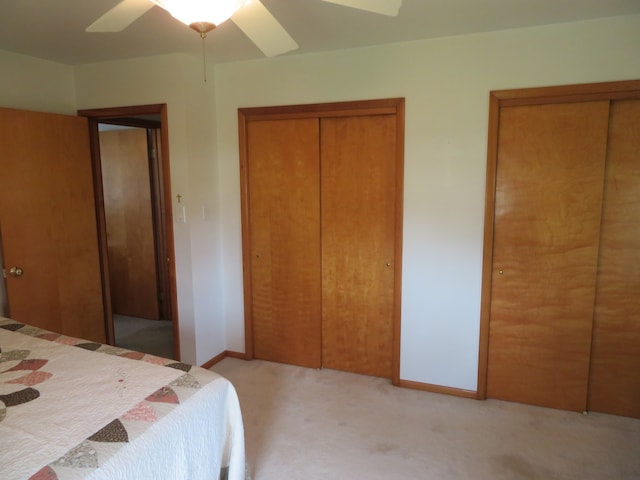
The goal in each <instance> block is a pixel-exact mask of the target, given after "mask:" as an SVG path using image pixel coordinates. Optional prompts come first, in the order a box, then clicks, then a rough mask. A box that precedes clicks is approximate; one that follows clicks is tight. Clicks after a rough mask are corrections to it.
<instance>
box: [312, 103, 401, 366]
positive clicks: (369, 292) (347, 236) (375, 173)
mask: <svg viewBox="0 0 640 480" xmlns="http://www.w3.org/2000/svg"><path fill="white" fill-rule="evenodd" d="M321 145H322V147H321V151H322V294H323V296H322V306H323V308H322V332H323V333H322V338H323V353H322V364H323V366H325V367H327V368H335V369H338V370H347V371H352V372H356V373H364V374H369V375H375V376H380V377H385V378H390V377H391V373H392V370H391V369H392V347H393V343H392V342H393V299H394V268H395V259H394V245H395V202H396V197H395V196H396V171H395V168H396V167H395V166H396V118H395V116H393V115H380V116H358V117H341V118H325V119H322V120H321Z"/></svg>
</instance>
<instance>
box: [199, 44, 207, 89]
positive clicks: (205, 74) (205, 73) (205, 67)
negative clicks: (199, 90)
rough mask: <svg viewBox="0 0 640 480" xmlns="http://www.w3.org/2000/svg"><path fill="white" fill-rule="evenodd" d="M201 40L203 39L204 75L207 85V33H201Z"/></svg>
mask: <svg viewBox="0 0 640 480" xmlns="http://www.w3.org/2000/svg"><path fill="white" fill-rule="evenodd" d="M200 38H202V68H203V72H202V75H203V77H204V81H205V83H206V82H207V55H206V54H205V45H204V39H205V38H207V32H200Z"/></svg>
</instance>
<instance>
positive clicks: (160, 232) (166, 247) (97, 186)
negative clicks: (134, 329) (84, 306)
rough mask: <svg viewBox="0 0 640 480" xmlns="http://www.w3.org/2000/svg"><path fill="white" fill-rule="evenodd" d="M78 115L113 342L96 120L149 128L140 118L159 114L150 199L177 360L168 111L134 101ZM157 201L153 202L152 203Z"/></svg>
mask: <svg viewBox="0 0 640 480" xmlns="http://www.w3.org/2000/svg"><path fill="white" fill-rule="evenodd" d="M78 115H80V116H83V117H87V118H88V120H89V135H90V142H91V162H92V167H93V177H94V190H95V192H94V194H95V208H96V218H97V223H98V240H99V249H100V250H99V251H100V263H101V265H100V267H101V272H102V282H103V287H104V288H103V299H104V305H105V311H104V314H105V331H106V333H107V342H108V343H110V344H113V343H114V340H115V334H114V327H113V320H112V319H113V311H112V308H111V292H110V286H109V264H108V249H107V229H106V219H105V210H104V195H103V185H102V171H101V163H100V140H99V135H98V124H99V123H112V124H118V125H129V126H137V127H142V128H149V127H150V126H153V127H154V128H157V124H155V123H150V122H149V121H146V120H145V119H144V117H145V116H160V126H159V131H160V141H159V146H160V151H159V152H156V153H159V155H158V154H156V156H155V168H154V177H156V178H151V179H150V180H151V182H152V183H154V185H155V186H156V188H157V190H158V191H157V198H158V201H157V202H153V201H152V203H153V205H152V210H153V212H154V213H153V214H154V215H157V218H156V220H157V222H154V223H156V225H157V226H156V227H154V228H155V229H156V232H155V233H156V235H155V236H156V237H159V241H158V245H157V248H158V252H159V255H158V256H159V257H160V258H164V259H166V261H164V262H158V266H161V267H162V268H161V271H160V272H159V276H161V277H162V281H163V283H164V285H165V287H166V298H165V302H166V303H167V305H166V306H165V308H164V311H166V312H168V313H169V314H170V319H171V323H172V326H173V351H174V357H175V359H176V360H180V329H179V321H178V301H177V298H178V295H177V286H176V273H175V272H176V268H175V255H174V251H175V248H174V236H173V210H172V207H171V202H170V201H168V199H170V198H171V177H170V162H169V129H168V121H167V119H168V115H167V105H166V104H152V105H138V106H127V107H115V108H99V109H87V110H79V111H78ZM156 203H157V204H156Z"/></svg>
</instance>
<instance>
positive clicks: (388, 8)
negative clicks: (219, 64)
mask: <svg viewBox="0 0 640 480" xmlns="http://www.w3.org/2000/svg"><path fill="white" fill-rule="evenodd" d="M322 1H325V2H329V3H335V4H337V5H342V6H346V7H351V8H356V9H359V10H365V11H368V12H372V13H377V14H381V15H388V16H392V17H395V16H397V15H398V12H399V10H400V7H401V6H402V0H322ZM156 5H157V6H159V7H161V8H163V9H165V10H167V11H168V12H169V13H171V15H173V16H174V17H175V18H177V19H178V20H180V21H181V22H183V23H185V24H187V25H189V26H190V27H191V28H192V29H194V30H196V31H197V32H198V33H200V35H201V36H202V38H204V37H205V36H206V34H207V33H208V32H210V31H211V30H213V29H214V28H215V27H216V25H219V24H221V23H222V22H224V21H226V20H227V19H229V18H231V21H233V23H235V24H236V25H237V26H238V27H239V28H240V30H242V31H243V32H244V34H245V35H246V36H247V37H249V39H250V40H251V41H252V42H253V43H254V44H255V45H256V46H257V47H258V48H259V49H260V50H261V51H262V53H264V54H265V55H266V56H267V57H273V56H276V55H280V54H283V53H286V52H289V51H291V50H295V49H296V48H298V44H297V43H296V42H295V40H294V39H293V38H292V37H291V36H290V35H289V34H288V33H287V31H286V30H285V29H284V28H283V27H282V25H280V23H279V22H278V21H277V20H276V19H275V17H274V16H273V15H271V13H270V12H269V10H267V8H266V7H265V6H264V5H263V4H262V2H260V0H122V1H121V2H120V3H118V4H117V5H116V6H115V7H113V8H112V9H111V10H109V11H107V12H106V13H105V14H104V15H102V16H101V17H100V18H98V19H97V20H96V21H95V22H93V23H92V24H91V25H89V27H87V29H86V31H87V32H120V31H122V30H124V29H125V28H126V27H128V26H129V25H130V24H131V23H133V22H134V21H135V20H137V19H138V18H139V17H141V16H142V15H144V14H145V13H146V12H147V11H148V10H150V9H151V8H153V7H154V6H156ZM187 7H194V8H195V9H200V10H199V13H193V12H192V11H189V10H188V8H187ZM194 11H196V12H198V10H194ZM202 12H206V13H202ZM205 16H206V18H205Z"/></svg>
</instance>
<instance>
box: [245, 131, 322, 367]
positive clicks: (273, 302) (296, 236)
mask: <svg viewBox="0 0 640 480" xmlns="http://www.w3.org/2000/svg"><path fill="white" fill-rule="evenodd" d="M246 135H247V167H246V168H247V169H248V215H249V229H250V232H249V233H250V239H251V240H250V247H249V248H250V251H249V255H250V256H251V259H250V265H251V273H250V281H251V295H252V304H251V309H252V321H253V345H254V349H253V353H254V356H255V357H256V358H259V359H263V360H270V361H275V362H283V363H290V364H294V365H301V366H305V367H314V368H319V367H320V366H321V359H320V354H321V351H320V348H321V326H320V322H321V306H320V301H321V294H320V177H319V175H320V161H319V151H318V143H319V139H318V119H296V120H264V121H252V122H249V123H248V125H247V132H246Z"/></svg>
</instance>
